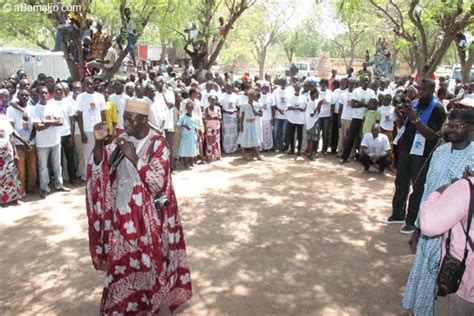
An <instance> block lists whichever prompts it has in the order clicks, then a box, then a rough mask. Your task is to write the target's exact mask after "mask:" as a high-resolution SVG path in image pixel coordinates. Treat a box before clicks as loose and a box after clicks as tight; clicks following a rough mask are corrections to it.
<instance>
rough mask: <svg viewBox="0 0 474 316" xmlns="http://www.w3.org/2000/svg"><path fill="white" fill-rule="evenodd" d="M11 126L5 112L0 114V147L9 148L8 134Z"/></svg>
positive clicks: (11, 128)
mask: <svg viewBox="0 0 474 316" xmlns="http://www.w3.org/2000/svg"><path fill="white" fill-rule="evenodd" d="M11 134H13V127H12V125H11V124H10V121H9V119H8V118H7V116H6V115H5V114H0V148H7V147H8V148H11V144H10V136H11Z"/></svg>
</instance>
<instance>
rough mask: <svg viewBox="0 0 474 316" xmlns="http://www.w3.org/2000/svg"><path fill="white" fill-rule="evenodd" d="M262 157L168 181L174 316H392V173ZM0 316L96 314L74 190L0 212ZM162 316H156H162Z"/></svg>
mask: <svg viewBox="0 0 474 316" xmlns="http://www.w3.org/2000/svg"><path fill="white" fill-rule="evenodd" d="M361 169H362V168H361V166H360V165H359V164H356V163H350V164H348V165H345V166H343V167H342V166H340V165H339V164H337V160H336V159H335V157H333V156H325V157H322V158H320V159H318V160H317V161H316V162H308V161H303V160H295V158H294V157H288V156H283V155H275V154H271V155H268V156H267V157H266V160H265V161H263V162H259V161H252V162H245V161H243V160H242V159H240V158H237V157H226V158H225V159H224V160H223V161H220V162H216V163H213V164H210V165H205V166H198V167H195V168H194V170H190V171H181V172H178V173H176V174H175V175H174V177H173V181H174V184H175V189H176V192H177V196H178V200H179V204H180V213H181V216H182V219H183V225H184V229H185V238H186V242H187V246H188V254H189V264H190V268H191V277H192V280H193V287H194V297H193V299H192V300H191V301H190V302H189V303H188V304H186V305H184V306H182V307H181V308H180V309H179V310H178V311H179V312H178V314H182V315H398V314H400V313H401V312H402V309H401V306H400V301H401V296H402V293H403V288H404V285H405V281H406V278H407V275H408V272H409V269H410V266H411V261H412V256H411V255H410V254H409V250H408V246H407V241H408V239H409V237H408V236H404V235H401V234H400V233H399V232H398V230H399V229H400V226H398V225H391V226H385V225H383V224H381V223H379V221H378V219H379V217H381V216H383V215H387V214H388V213H389V211H390V205H391V203H390V202H391V198H392V194H393V189H394V187H393V179H394V176H393V174H388V175H387V176H385V177H382V176H379V175H378V174H377V173H375V172H374V173H370V174H364V173H363V172H362V171H361ZM0 236H1V238H0V251H1V258H0V276H1V291H0V313H1V314H2V315H97V314H98V308H99V302H100V297H101V291H102V285H103V276H102V275H101V273H99V272H96V271H95V270H94V269H93V267H92V264H91V261H90V257H89V253H88V239H87V222H86V214H85V208H84V188H76V189H74V190H73V191H72V192H70V193H54V194H52V195H50V196H49V197H48V198H47V199H46V200H38V199H37V197H36V196H29V197H27V199H26V201H25V203H24V204H22V205H20V206H10V207H5V208H3V209H0ZM163 314H167V313H163Z"/></svg>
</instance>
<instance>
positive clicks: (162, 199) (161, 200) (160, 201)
mask: <svg viewBox="0 0 474 316" xmlns="http://www.w3.org/2000/svg"><path fill="white" fill-rule="evenodd" d="M153 203H154V204H155V208H156V209H157V210H159V209H160V208H161V207H162V206H168V204H170V201H169V200H168V197H167V196H166V195H165V194H163V195H160V196H159V197H156V198H155V199H154V200H153Z"/></svg>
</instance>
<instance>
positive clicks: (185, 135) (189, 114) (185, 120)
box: [178, 101, 199, 168]
mask: <svg viewBox="0 0 474 316" xmlns="http://www.w3.org/2000/svg"><path fill="white" fill-rule="evenodd" d="M193 109H194V102H192V101H189V102H188V103H186V114H184V115H182V116H181V117H180V119H179V122H178V126H179V127H180V128H181V138H180V142H179V157H180V158H182V159H183V163H184V167H185V168H189V167H190V166H192V165H193V159H194V157H196V156H197V150H196V149H197V143H198V128H199V121H198V118H197V117H196V116H193Z"/></svg>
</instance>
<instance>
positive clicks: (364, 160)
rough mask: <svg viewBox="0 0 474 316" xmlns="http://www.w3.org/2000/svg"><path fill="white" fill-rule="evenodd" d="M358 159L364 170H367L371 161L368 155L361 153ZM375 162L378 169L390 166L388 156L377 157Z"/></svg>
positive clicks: (382, 169)
mask: <svg viewBox="0 0 474 316" xmlns="http://www.w3.org/2000/svg"><path fill="white" fill-rule="evenodd" d="M359 161H360V163H361V164H363V165H364V169H365V170H369V168H370V164H371V163H372V162H371V161H370V157H369V156H367V155H366V154H362V153H361V154H360V157H359ZM375 163H376V164H377V165H379V168H380V171H384V170H385V168H387V167H388V166H390V159H389V158H388V156H385V157H382V158H379V159H378V160H377V161H376V162H375Z"/></svg>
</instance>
